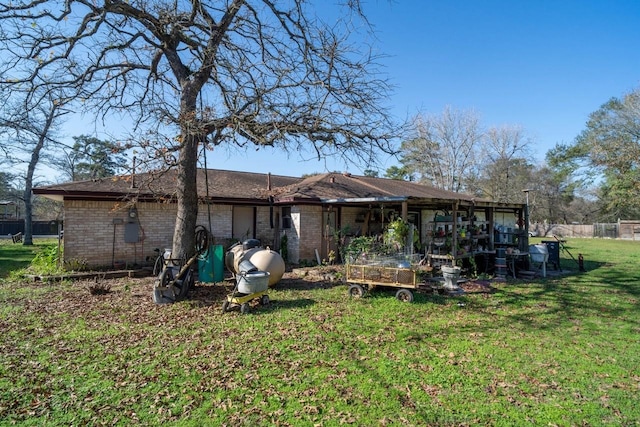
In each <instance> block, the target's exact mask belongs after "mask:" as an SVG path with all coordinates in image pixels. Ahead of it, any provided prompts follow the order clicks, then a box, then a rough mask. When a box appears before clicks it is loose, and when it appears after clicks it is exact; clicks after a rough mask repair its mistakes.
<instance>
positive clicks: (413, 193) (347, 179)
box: [275, 173, 475, 203]
mask: <svg viewBox="0 0 640 427" xmlns="http://www.w3.org/2000/svg"><path fill="white" fill-rule="evenodd" d="M275 195H276V198H277V200H278V201H281V202H284V201H290V202H294V201H303V200H317V201H320V202H324V203H330V202H334V203H337V202H341V201H344V202H357V201H358V200H361V201H363V202H366V201H368V200H369V199H381V200H384V199H388V200H397V201H399V200H409V199H414V200H420V199H425V200H426V199H429V200H447V201H450V200H465V201H469V202H471V201H473V200H475V198H474V196H471V195H468V194H462V193H454V192H452V191H446V190H441V189H438V188H435V187H431V186H428V185H424V184H419V183H416V182H409V181H400V180H393V179H386V178H375V177H369V176H357V175H351V174H345V173H342V174H341V173H327V174H321V175H315V176H312V177H309V178H306V179H304V180H302V181H300V182H297V183H295V184H291V185H289V186H286V187H283V188H279V189H276V190H275Z"/></svg>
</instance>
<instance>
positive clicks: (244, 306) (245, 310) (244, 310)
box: [240, 302, 249, 314]
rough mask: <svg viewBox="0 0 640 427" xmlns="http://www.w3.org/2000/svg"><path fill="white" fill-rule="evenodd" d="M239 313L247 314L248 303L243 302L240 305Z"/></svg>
mask: <svg viewBox="0 0 640 427" xmlns="http://www.w3.org/2000/svg"><path fill="white" fill-rule="evenodd" d="M240 313H242V314H247V313H249V304H248V303H246V302H245V303H244V304H242V305H241V306H240Z"/></svg>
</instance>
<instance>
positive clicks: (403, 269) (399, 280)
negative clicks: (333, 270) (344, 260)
mask: <svg viewBox="0 0 640 427" xmlns="http://www.w3.org/2000/svg"><path fill="white" fill-rule="evenodd" d="M428 271H429V269H428V268H422V267H412V266H411V264H410V263H408V262H406V261H386V262H373V263H369V264H364V263H358V264H347V274H346V282H347V284H348V285H349V290H348V292H349V296H351V297H352V298H361V297H363V296H364V295H365V294H366V292H369V291H372V290H373V289H375V288H377V287H384V288H391V289H397V291H396V298H397V299H398V300H400V301H403V302H412V301H413V292H414V291H415V290H427V289H430V288H428V287H427V286H426V284H425V282H424V281H423V280H422V274H423V273H425V272H428Z"/></svg>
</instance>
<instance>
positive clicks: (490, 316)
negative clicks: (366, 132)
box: [0, 239, 640, 426]
mask: <svg viewBox="0 0 640 427" xmlns="http://www.w3.org/2000/svg"><path fill="white" fill-rule="evenodd" d="M566 247H567V249H568V250H569V251H570V252H571V253H572V254H573V255H574V256H575V257H576V258H577V256H578V254H579V253H581V254H583V256H584V258H585V267H586V269H587V271H586V272H585V273H579V272H578V271H577V265H576V263H574V261H573V260H572V259H571V258H570V257H569V255H568V254H567V253H566V252H562V253H561V258H562V268H563V270H565V272H566V273H567V274H565V275H562V276H560V277H557V278H551V277H549V278H547V279H544V280H543V279H539V280H536V281H534V282H522V281H509V282H507V283H494V284H493V285H492V286H493V287H494V288H495V291H494V292H492V293H478V294H467V295H465V296H462V297H456V298H452V297H445V296H441V295H432V294H419V295H417V296H416V301H415V302H414V303H413V304H406V303H401V302H399V301H397V300H396V299H395V298H393V294H392V293H386V292H378V291H376V292H374V293H373V294H372V295H371V296H370V297H367V298H364V299H360V300H350V299H349V298H348V297H347V296H346V295H347V292H346V286H344V285H332V284H329V283H324V284H316V285H309V286H301V285H300V284H299V283H298V282H296V283H297V284H296V285H295V286H286V283H285V282H282V283H281V284H279V285H277V286H276V288H275V289H272V290H271V291H270V293H269V296H270V298H271V301H272V303H271V304H270V305H269V306H264V307H262V306H256V307H253V309H252V312H251V314H249V315H241V314H239V313H238V312H230V313H223V312H222V310H221V305H222V301H223V299H224V296H225V295H226V293H227V292H228V291H229V286H228V285H227V286H223V285H220V284H218V285H213V284H210V285H199V286H197V287H196V288H195V289H194V292H193V293H192V295H191V297H190V299H189V300H186V301H182V302H179V303H176V304H173V305H167V306H158V305H154V304H153V302H152V301H151V290H152V286H153V285H152V281H151V280H140V279H125V280H121V281H118V282H113V286H112V290H111V292H110V293H108V294H107V295H101V296H92V295H91V294H90V293H89V292H88V291H87V286H88V283H83V282H75V283H58V284H37V283H36V284H34V283H15V282H10V283H7V282H6V281H5V283H3V284H2V285H0V328H1V329H2V334H1V335H0V357H1V358H2V363H0V425H11V424H13V423H18V424H20V425H34V426H35V425H38V426H40V425H65V426H66V425H87V424H88V425H101V424H108V425H123V426H124V425H131V424H134V425H136V424H137V425H159V424H171V425H185V426H191V425H193V426H202V425H234V426H235V425H247V426H256V425H285V426H286V425H290V426H315V425H321V426H333V425H342V424H347V425H358V426H375V425H438V426H442V425H451V426H453V425H455V426H460V425H483V426H484V425H490V426H514V425H533V426H538V425H545V426H546V425H558V426H572V425H592V426H601V425H610V426H621V425H626V426H631V425H639V424H640V407H639V405H638V404H637V401H638V395H639V393H640V368H639V367H640V306H639V304H638V298H639V294H640V267H639V263H638V261H639V257H640V242H625V241H613V240H588V239H571V240H570V241H569V242H568V243H567V245H566ZM4 250H5V246H2V247H0V253H2V252H4ZM2 256H4V255H2ZM568 270H572V272H569V271H568Z"/></svg>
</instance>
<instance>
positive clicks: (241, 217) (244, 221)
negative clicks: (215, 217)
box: [232, 206, 256, 242]
mask: <svg viewBox="0 0 640 427" xmlns="http://www.w3.org/2000/svg"><path fill="white" fill-rule="evenodd" d="M255 212H256V210H255V208H254V207H253V206H234V207H233V224H232V227H233V230H232V234H233V238H234V239H238V240H239V241H241V242H244V241H245V240H247V239H255V237H256V234H255V223H256V221H255V218H256V213H255Z"/></svg>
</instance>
